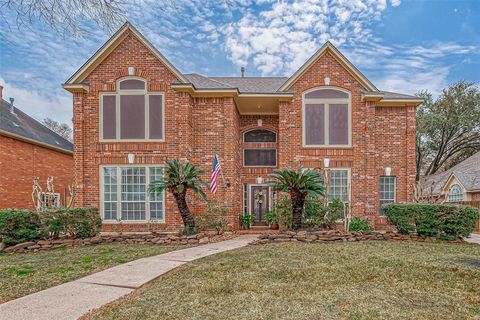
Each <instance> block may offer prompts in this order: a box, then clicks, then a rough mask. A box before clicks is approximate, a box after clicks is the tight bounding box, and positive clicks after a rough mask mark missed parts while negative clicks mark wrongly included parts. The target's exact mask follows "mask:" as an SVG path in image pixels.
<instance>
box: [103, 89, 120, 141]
mask: <svg viewBox="0 0 480 320" xmlns="http://www.w3.org/2000/svg"><path fill="white" fill-rule="evenodd" d="M102 117H103V139H115V138H116V137H117V107H116V96H103V111H102Z"/></svg>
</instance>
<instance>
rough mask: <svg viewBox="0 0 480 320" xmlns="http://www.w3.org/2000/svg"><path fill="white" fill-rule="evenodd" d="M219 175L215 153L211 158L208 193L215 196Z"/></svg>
mask: <svg viewBox="0 0 480 320" xmlns="http://www.w3.org/2000/svg"><path fill="white" fill-rule="evenodd" d="M219 173H220V161H219V160H218V155H217V154H216V153H215V156H214V157H213V167H212V175H211V176H210V192H211V193H213V194H215V192H217V177H218V174H219Z"/></svg>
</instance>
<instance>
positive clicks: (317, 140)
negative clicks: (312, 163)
mask: <svg viewBox="0 0 480 320" xmlns="http://www.w3.org/2000/svg"><path fill="white" fill-rule="evenodd" d="M304 121H305V144H307V145H322V144H325V105H323V104H306V105H305V119H304Z"/></svg>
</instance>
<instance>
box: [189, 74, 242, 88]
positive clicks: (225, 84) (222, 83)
mask: <svg viewBox="0 0 480 320" xmlns="http://www.w3.org/2000/svg"><path fill="white" fill-rule="evenodd" d="M189 74H190V75H197V76H200V77H202V78H205V79H208V80H210V81H214V82H216V83H219V84H221V85H224V86H227V87H228V88H235V87H233V86H231V85H229V84H228V83H224V82H221V81H218V80H215V79H212V78H210V77H208V76H204V75H203V74H200V73H197V72H192V73H187V74H185V75H189Z"/></svg>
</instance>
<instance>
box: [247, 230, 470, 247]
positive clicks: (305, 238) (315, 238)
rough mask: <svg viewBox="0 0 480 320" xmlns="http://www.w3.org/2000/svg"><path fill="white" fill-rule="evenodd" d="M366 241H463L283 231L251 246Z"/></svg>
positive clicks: (366, 233) (370, 233) (374, 233)
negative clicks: (272, 243)
mask: <svg viewBox="0 0 480 320" xmlns="http://www.w3.org/2000/svg"><path fill="white" fill-rule="evenodd" d="M367 240H384V241H385V240H397V241H407V240H410V241H419V242H437V241H441V242H449V243H463V242H465V241H464V240H463V239H455V240H448V241H447V240H439V239H438V238H433V237H429V238H421V237H419V236H417V235H414V234H410V235H406V234H400V233H398V232H395V231H352V232H344V231H339V230H319V231H307V230H301V231H296V232H295V231H284V232H280V233H275V234H262V235H260V236H259V237H258V239H257V240H255V241H254V242H253V243H252V244H265V243H271V242H288V241H301V242H323V243H327V242H343V241H367Z"/></svg>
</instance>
